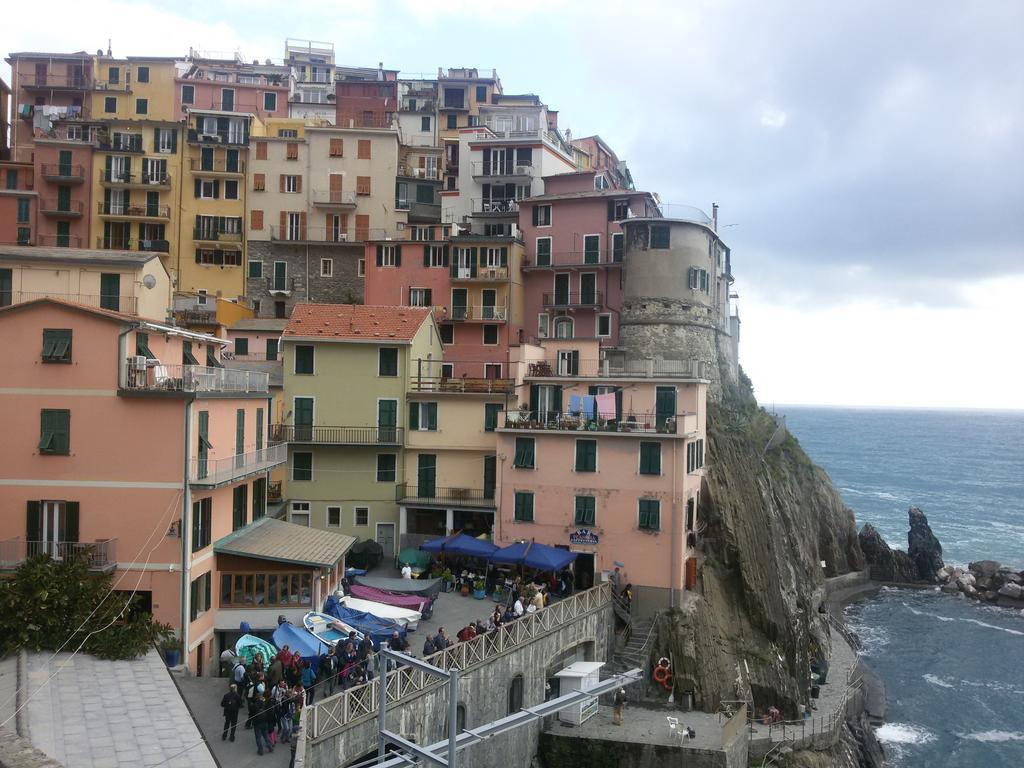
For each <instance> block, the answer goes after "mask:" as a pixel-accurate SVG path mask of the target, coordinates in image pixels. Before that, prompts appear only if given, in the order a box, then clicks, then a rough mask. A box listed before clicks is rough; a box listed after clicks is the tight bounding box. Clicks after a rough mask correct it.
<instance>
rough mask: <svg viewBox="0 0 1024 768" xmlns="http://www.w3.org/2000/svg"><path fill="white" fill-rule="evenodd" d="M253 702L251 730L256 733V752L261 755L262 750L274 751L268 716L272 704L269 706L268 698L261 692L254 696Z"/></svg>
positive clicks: (269, 716) (269, 715) (271, 709)
mask: <svg viewBox="0 0 1024 768" xmlns="http://www.w3.org/2000/svg"><path fill="white" fill-rule="evenodd" d="M252 701H253V702H254V703H255V709H256V711H255V712H252V708H250V710H249V711H250V713H252V730H253V733H254V734H255V735H256V754H257V755H262V754H263V750H264V749H265V750H266V751H267V752H273V751H274V745H273V744H271V743H270V730H269V727H268V726H269V725H270V718H271V713H272V712H273V706H271V704H270V702H269V699H267V697H266V696H264V695H263V694H260V695H259V696H257V697H255V698H254V699H253V700H252Z"/></svg>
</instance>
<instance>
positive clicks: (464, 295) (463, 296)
mask: <svg viewBox="0 0 1024 768" xmlns="http://www.w3.org/2000/svg"><path fill="white" fill-rule="evenodd" d="M468 297H469V294H468V292H467V291H466V289H465V288H452V320H465V319H466V318H467V317H469V307H467V306H466V302H467V301H468V300H469V299H468Z"/></svg>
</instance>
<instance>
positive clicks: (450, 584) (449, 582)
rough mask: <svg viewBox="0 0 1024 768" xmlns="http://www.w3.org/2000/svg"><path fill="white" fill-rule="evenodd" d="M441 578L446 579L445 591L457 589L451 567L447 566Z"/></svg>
mask: <svg viewBox="0 0 1024 768" xmlns="http://www.w3.org/2000/svg"><path fill="white" fill-rule="evenodd" d="M441 579H442V580H443V581H444V591H445V592H451V591H452V590H453V589H455V577H454V576H452V571H451V568H445V569H444V570H443V571H442V572H441Z"/></svg>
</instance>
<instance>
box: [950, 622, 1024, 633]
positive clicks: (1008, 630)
mask: <svg viewBox="0 0 1024 768" xmlns="http://www.w3.org/2000/svg"><path fill="white" fill-rule="evenodd" d="M960 621H969V622H970V623H971V624H977V625H978V626H979V627H988V628H989V629H998V630H999V631H1000V632H1007V633H1009V634H1011V635H1020V636H1021V637H1024V632H1021V631H1020V630H1017V629H1010V628H1009V627H997V626H996V625H995V624H989V623H987V622H984V621H978V620H977V619H960Z"/></svg>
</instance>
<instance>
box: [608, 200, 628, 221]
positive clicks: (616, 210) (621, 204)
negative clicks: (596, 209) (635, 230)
mask: <svg viewBox="0 0 1024 768" xmlns="http://www.w3.org/2000/svg"><path fill="white" fill-rule="evenodd" d="M608 214H609V216H608V220H609V221H622V220H623V219H628V218H629V200H612V201H610V202H609V203H608Z"/></svg>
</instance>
